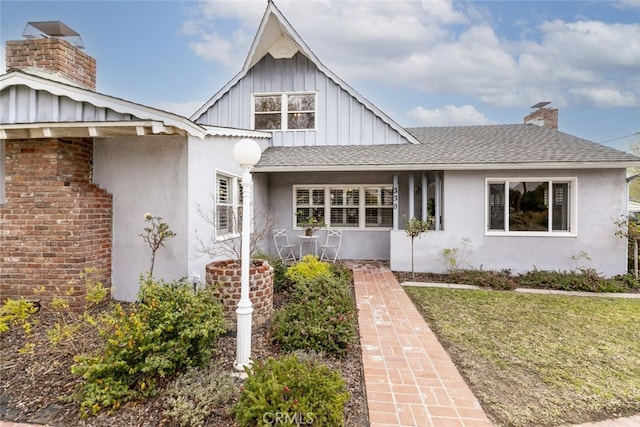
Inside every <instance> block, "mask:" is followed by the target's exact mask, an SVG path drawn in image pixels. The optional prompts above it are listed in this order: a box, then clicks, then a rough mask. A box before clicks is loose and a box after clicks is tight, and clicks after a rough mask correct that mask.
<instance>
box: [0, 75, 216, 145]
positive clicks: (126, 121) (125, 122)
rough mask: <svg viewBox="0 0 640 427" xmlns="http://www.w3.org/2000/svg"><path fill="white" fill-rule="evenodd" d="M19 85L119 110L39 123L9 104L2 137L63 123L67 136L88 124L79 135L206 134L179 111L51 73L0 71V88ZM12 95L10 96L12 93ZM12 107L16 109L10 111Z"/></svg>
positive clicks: (0, 127)
mask: <svg viewBox="0 0 640 427" xmlns="http://www.w3.org/2000/svg"><path fill="white" fill-rule="evenodd" d="M19 86H26V87H28V88H29V89H31V90H33V91H45V92H48V93H50V94H52V95H55V96H60V97H67V98H70V99H72V100H73V101H76V102H79V103H88V104H90V105H93V106H95V107H98V108H104V109H106V110H112V111H114V112H116V113H119V114H117V115H116V118H115V119H114V118H110V119H107V117H105V118H103V119H101V120H93V121H91V122H89V121H85V120H77V121H71V122H69V121H64V122H63V121H56V120H54V121H52V122H47V123H38V122H37V120H35V119H34V118H32V117H31V120H25V119H24V118H23V117H18V111H16V105H9V111H8V112H5V116H4V117H5V118H4V120H3V123H0V137H2V138H24V137H29V136H25V135H30V134H32V133H34V134H35V135H37V136H40V137H42V136H44V137H53V136H56V135H55V133H56V130H59V129H61V128H63V127H64V128H66V130H65V132H66V133H65V135H64V136H70V135H69V132H70V129H75V130H76V131H78V132H80V133H82V132H83V131H81V129H82V128H85V129H87V128H89V129H92V131H90V132H89V134H86V135H77V136H102V135H101V134H99V132H97V130H98V129H101V130H102V131H103V132H102V134H104V135H108V136H111V135H122V134H130V133H133V134H137V135H146V134H182V135H187V134H188V135H193V136H196V137H199V138H204V136H205V135H206V134H207V130H206V129H205V128H203V127H202V126H200V125H198V124H195V123H193V122H192V121H190V120H189V119H187V118H185V117H182V116H179V115H177V114H173V113H169V112H166V111H161V110H158V109H155V108H152V107H147V106H145V105H141V104H136V103H134V102H131V101H126V100H124V99H120V98H116V97H113V96H109V95H104V94H101V93H98V92H94V91H92V90H88V89H84V88H81V87H77V86H73V85H70V84H67V83H64V82H61V81H56V80H53V79H52V78H51V76H49V75H47V76H46V77H43V76H40V75H37V74H35V73H34V72H25V71H22V70H15V69H14V70H10V71H9V72H8V73H6V74H3V75H0V92H1V91H3V90H5V89H7V88H11V87H19ZM9 97H10V98H11V95H10V96H9ZM14 98H15V99H17V98H18V97H17V96H16V95H14ZM12 108H13V111H11V109H12ZM31 108H37V106H32V107H31ZM35 115H36V114H35V112H34V113H33V114H31V116H35ZM35 129H40V130H42V129H48V131H47V132H44V134H42V133H43V132H41V131H35V132H31V131H29V130H35ZM127 129H130V130H127ZM25 132H26V133H25ZM71 132H72V133H74V135H73V136H76V135H75V133H76V132H74V131H71ZM85 133H86V132H85ZM92 133H93V134H92ZM40 134H42V135H40ZM3 135H4V136H3ZM32 136H33V135H32ZM34 137H35V136H34Z"/></svg>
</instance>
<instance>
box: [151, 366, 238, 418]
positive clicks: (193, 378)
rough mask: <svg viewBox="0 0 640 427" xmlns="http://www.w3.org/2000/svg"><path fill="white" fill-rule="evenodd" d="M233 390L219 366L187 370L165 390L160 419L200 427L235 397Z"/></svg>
mask: <svg viewBox="0 0 640 427" xmlns="http://www.w3.org/2000/svg"><path fill="white" fill-rule="evenodd" d="M236 391H237V387H236V385H235V381H234V379H233V377H232V376H231V375H230V373H229V372H226V371H224V370H223V368H222V367H221V366H220V365H219V364H211V365H209V366H206V367H203V368H189V369H188V370H187V371H186V372H184V373H183V374H181V375H180V376H178V377H177V378H176V379H175V380H174V381H173V382H172V383H171V384H170V385H169V386H168V387H167V394H168V397H167V400H166V402H165V411H164V412H163V414H164V416H166V417H168V418H170V419H172V420H174V421H175V422H176V423H178V425H180V426H191V427H196V426H202V425H204V424H205V421H206V420H207V417H209V415H210V414H211V413H213V412H215V411H223V410H225V406H226V405H227V404H229V403H230V402H232V401H233V400H234V399H235V397H236Z"/></svg>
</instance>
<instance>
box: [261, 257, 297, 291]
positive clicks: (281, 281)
mask: <svg viewBox="0 0 640 427" xmlns="http://www.w3.org/2000/svg"><path fill="white" fill-rule="evenodd" d="M259 257H260V258H262V259H264V260H266V261H267V262H268V263H269V265H270V266H272V267H273V291H274V292H285V291H288V290H289V289H290V288H291V284H292V282H291V281H290V280H289V279H287V276H286V273H287V268H288V267H287V265H286V264H285V263H284V261H282V260H281V259H280V258H279V257H274V256H272V255H264V254H260V255H259Z"/></svg>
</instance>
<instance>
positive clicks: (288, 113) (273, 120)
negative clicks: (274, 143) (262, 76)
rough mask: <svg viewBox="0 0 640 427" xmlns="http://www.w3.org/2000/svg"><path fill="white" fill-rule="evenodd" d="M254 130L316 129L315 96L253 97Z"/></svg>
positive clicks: (296, 93) (309, 93)
mask: <svg viewBox="0 0 640 427" xmlns="http://www.w3.org/2000/svg"><path fill="white" fill-rule="evenodd" d="M252 113H253V128H254V129H256V130H308V129H315V127H316V94H315V93H314V92H285V93H266V94H254V95H253V111H252Z"/></svg>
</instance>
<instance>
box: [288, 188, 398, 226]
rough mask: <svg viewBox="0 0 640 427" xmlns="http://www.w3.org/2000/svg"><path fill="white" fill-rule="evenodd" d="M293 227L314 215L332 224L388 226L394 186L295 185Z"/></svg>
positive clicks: (391, 218)
mask: <svg viewBox="0 0 640 427" xmlns="http://www.w3.org/2000/svg"><path fill="white" fill-rule="evenodd" d="M294 195H295V201H294V214H295V215H294V218H295V227H300V223H301V222H302V221H304V220H305V219H306V218H307V217H309V216H313V217H315V218H316V219H318V220H322V221H324V223H325V224H326V225H327V227H332V228H390V227H392V226H393V190H392V186H391V185H384V186H370V185H366V186H359V185H346V186H336V185H328V186H295V187H294Z"/></svg>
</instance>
